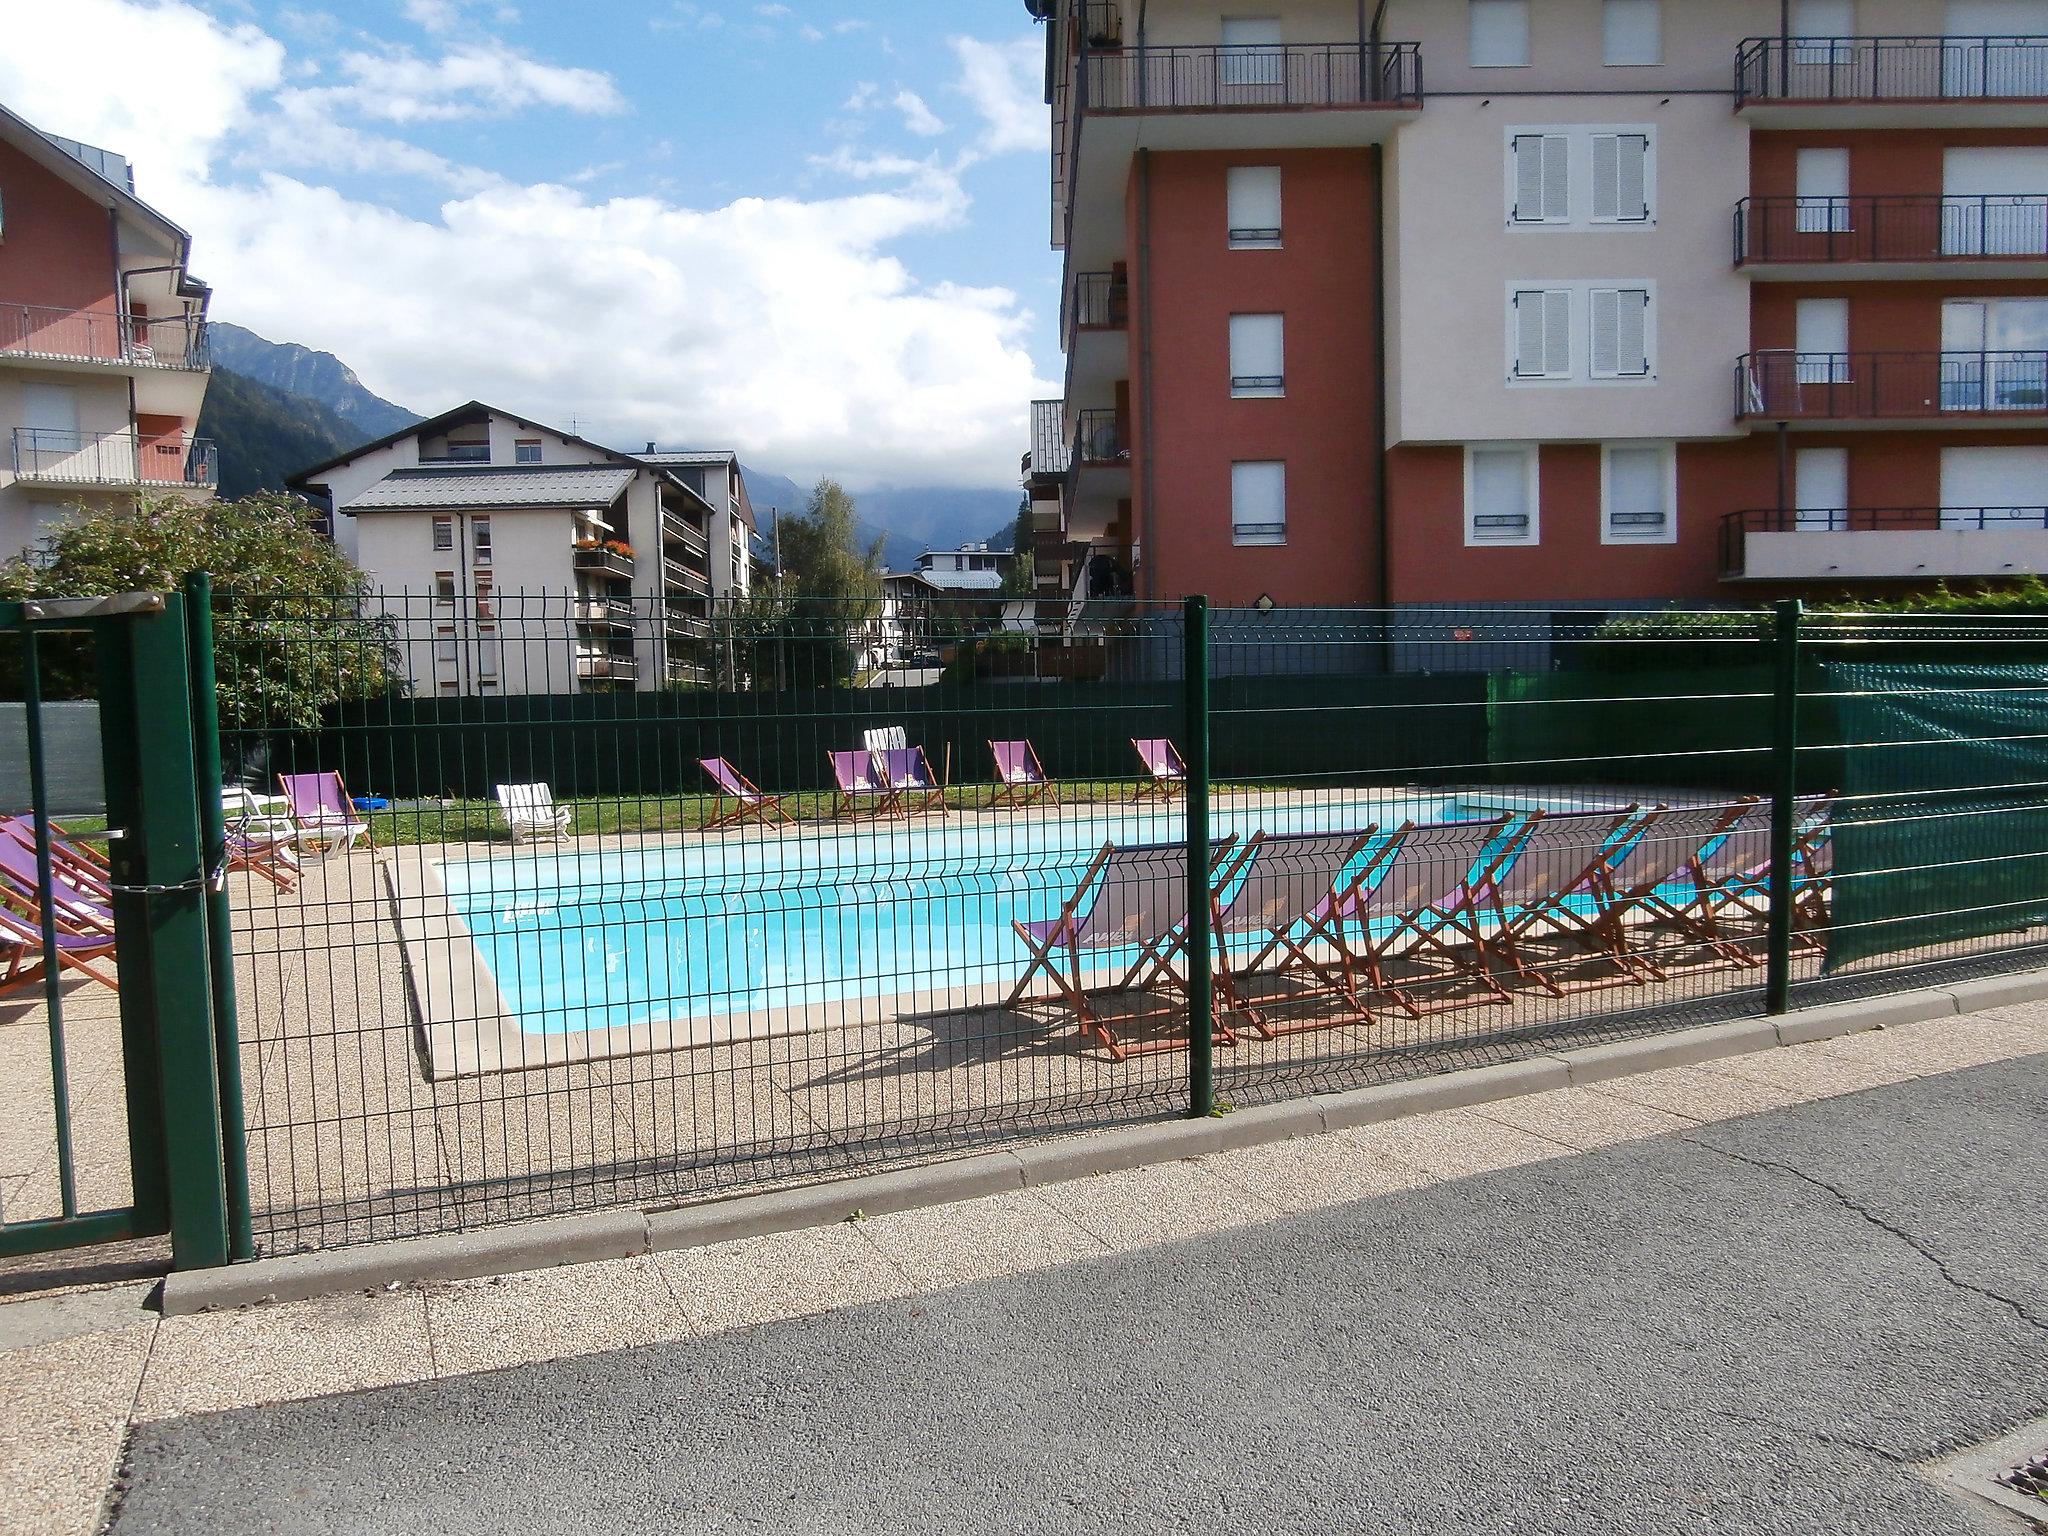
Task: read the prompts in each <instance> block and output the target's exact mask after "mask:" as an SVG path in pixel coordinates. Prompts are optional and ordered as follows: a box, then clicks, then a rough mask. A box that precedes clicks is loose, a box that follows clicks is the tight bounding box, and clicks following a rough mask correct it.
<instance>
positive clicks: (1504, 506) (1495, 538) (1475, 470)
mask: <svg viewBox="0 0 2048 1536" xmlns="http://www.w3.org/2000/svg"><path fill="white" fill-rule="evenodd" d="M1534 454H1535V450H1534V449H1533V448H1519V447H1516V448H1480V447H1474V448H1473V449H1472V450H1471V465H1470V470H1469V474H1470V489H1469V493H1468V497H1467V505H1466V508H1465V538H1466V542H1467V543H1471V544H1526V543H1528V542H1530V536H1531V535H1532V534H1533V533H1534V531H1535V517H1534V514H1535V508H1534V507H1533V506H1532V505H1531V504H1530V500H1529V480H1530V469H1531V459H1532V458H1533V456H1534Z"/></svg>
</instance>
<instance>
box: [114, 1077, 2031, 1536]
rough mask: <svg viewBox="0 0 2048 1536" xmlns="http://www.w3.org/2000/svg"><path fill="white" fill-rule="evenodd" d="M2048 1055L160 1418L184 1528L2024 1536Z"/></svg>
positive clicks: (144, 1506) (140, 1477)
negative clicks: (1118, 1246)
mask: <svg viewBox="0 0 2048 1536" xmlns="http://www.w3.org/2000/svg"><path fill="white" fill-rule="evenodd" d="M2044 1234H2048V1057H2036V1058H2033V1059H2031V1060H2027V1061H2022V1062H2013V1063H2004V1064H2001V1065H1998V1066H1990V1067H1982V1068H1978V1069H1975V1070H1972V1071H1969V1072H1963V1073H1957V1074H1954V1075H1951V1076H1948V1077H1943V1078H1935V1079H1928V1080H1924V1081H1918V1082H1912V1083H1906V1084H1901V1085H1900V1086H1898V1087H1894V1088H1884V1089H1878V1090H1875V1091H1872V1092H1868V1093H1860V1094H1855V1095H1851V1096H1849V1097H1846V1098H1841V1099H1834V1100H1829V1101H1826V1102H1823V1103H1819V1104H1814V1105H1810V1106H1806V1107H1803V1108H1799V1109H1795V1110H1787V1111H1782V1112H1779V1113H1774V1114H1768V1115H1760V1116H1755V1117H1752V1118H1749V1119H1745V1120H1737V1121H1731V1122H1728V1123H1726V1124H1722V1125H1718V1126H1713V1127H1709V1128H1706V1129H1702V1130H1700V1131H1697V1132H1694V1133H1690V1134H1688V1135H1687V1136H1686V1137H1684V1138H1682V1139H1662V1140H1658V1141H1653V1142H1644V1143H1636V1144H1632V1145H1628V1146H1623V1147H1618V1148H1615V1149H1612V1150H1609V1151H1605V1152H1600V1153H1595V1154H1592V1155H1589V1156H1585V1157H1579V1158H1574V1159H1570V1160H1567V1161H1564V1162H1558V1163H1551V1164H1542V1165H1536V1166H1532V1167H1526V1168H1519V1169H1510V1170H1504V1171H1502V1172H1499V1173H1494V1174H1489V1175H1485V1176H1482V1177H1480V1178H1477V1179H1473V1180H1469V1181H1465V1182H1462V1183H1457V1184H1450V1185H1442V1186H1438V1187H1435V1188H1432V1189H1427V1190H1418V1191H1415V1192H1412V1193H1407V1194H1400V1195H1394V1196H1391V1197H1388V1198H1384V1199H1378V1200H1373V1201H1368V1202H1363V1203H1361V1204H1358V1205H1355V1206H1348V1207H1343V1208H1340V1209H1337V1210H1332V1211H1326V1212H1322V1213H1319V1214H1317V1215H1314V1216H1308V1217H1301V1218H1295V1219H1289V1220H1285V1221H1277V1222H1273V1223H1269V1224H1266V1225H1262V1226H1256V1227H1250V1228H1245V1229H1241V1230H1238V1231H1235V1232H1232V1233H1230V1234H1228V1235H1225V1236H1222V1237H1215V1238H1204V1239H1201V1240H1198V1241H1191V1242H1188V1243H1184V1244H1179V1245H1175V1246H1172V1247H1167V1248H1162V1249H1153V1250H1150V1251H1146V1252H1142V1253H1138V1254H1135V1255H1131V1256H1127V1257H1115V1258H1106V1259H1101V1260H1094V1261H1087V1262H1082V1263H1076V1264H1072V1265H1068V1266H1066V1267H1063V1268H1059V1269H1055V1270H1050V1271H1044V1272H1040V1273H1037V1274H1032V1275H1026V1276H1020V1277H1015V1278H1011V1279H1006V1280H1001V1281H994V1282H988V1283H983V1284H977V1285H972V1286H967V1287H963V1288H961V1289H958V1290H954V1291H949V1292H945V1293H942V1294H939V1295H936V1296H931V1297H925V1298H922V1299H920V1300H917V1301H914V1302H897V1303H890V1304H886V1305H879V1306H873V1307H865V1308H860V1309H856V1310H852V1311H847V1312H843V1313H839V1314H836V1315H834V1316H831V1317H826V1318H821V1319H810V1320H805V1321H799V1322H792V1323H787V1324H778V1325H773V1326H767V1327H762V1328H759V1329H755V1330H753V1331H750V1332H747V1333H744V1334H739V1335H731V1336H726V1337H722V1338H718V1339H714V1340H710V1341H700V1342H694V1343H688V1344H680V1345H669V1346H663V1347H658V1348H650V1349H639V1350H632V1351H628V1352H624V1353H620V1354H614V1355H606V1356H599V1357H596V1358H590V1359H583V1360H572V1361H563V1362H557V1363H553V1364H548V1365H541V1366H529V1367H522V1368H519V1369H514V1370H509V1371H503V1372H499V1373H495V1374H491V1375H486V1376H477V1377H470V1378H466V1379H463V1380H459V1381H454V1382H444V1383H438V1384H423V1385H419V1386H412V1387H402V1388H393V1389H388V1390H382V1391H374V1392H365V1393H360V1394H356V1395H353V1396H348V1397H341V1398H331V1399H325V1400H321V1401H315V1402H305V1403H294V1404H289V1405H284V1406H279V1407H273V1408H264V1409H252V1410H247V1411H242V1412H234V1413H224V1414H219V1415H213V1416H208V1417H202V1418H195V1419H187V1420H182V1421H178V1422H173V1423H167V1424H159V1425H155V1426H151V1427H148V1428H146V1429H145V1430H143V1431H142V1432H141V1433H140V1434H139V1435H138V1437H137V1440H136V1443H135V1446H134V1455H133V1462H132V1470H131V1485H130V1487H129V1490H128V1492H127V1495H126V1500H125V1503H124V1504H123V1505H122V1507H121V1509H120V1511H119V1514H118V1516H117V1519H116V1522H115V1525H114V1530H115V1531H116V1532H117V1533H119V1536H143V1533H158V1532H163V1533H171V1532H195V1533H197V1532H206V1533H222V1532H230V1533H238V1532H256V1531H262V1532H300V1531H305V1532H313V1531H318V1532H336V1533H357V1532H362V1533H369V1532H375V1533H380V1536H382V1533H412V1532H420V1533H428V1532H431V1533H435V1536H446V1533H457V1532H472V1531H477V1532H485V1531H488V1532H493V1533H504V1532H516V1533H529V1532H531V1533H553V1532H564V1533H575V1536H591V1533H595V1532H600V1531H649V1532H653V1531H661V1532H700V1531H716V1532H728V1531H767V1532H776V1533H782V1532H789V1533H803V1532H833V1533H839V1532H845V1533H867V1532H949V1533H950V1532H981V1531H1005V1532H1009V1531H1020V1532H1021V1531H1028V1532H1061V1533H1070V1532H1094V1531H1104V1532H1107V1531H1119V1532H1121V1531H1174V1532H1192V1531H1204V1532H1206V1531H1250V1532H1266V1531H1295V1530H1314V1531H1330V1532H1462V1531H1486V1532H1514V1533H1531V1536H1534V1533H1553V1532H1573V1533H1583V1532H1601V1533H1605V1532H1627V1533H1635V1532H1658V1533H1664V1532H1685V1533H1693V1532H1729V1533H1738V1532H1739V1533H1742V1536H1758V1533H1768V1532H1827V1533H1830V1536H1847V1533H1862V1532H1868V1533H1873V1536H1878V1533H1881V1536H1900V1533H1913V1536H1942V1533H1961V1532H1982V1531H1988V1530H2001V1529H2006V1527H2003V1526H1999V1525H1995V1524H1992V1523H1989V1521H1988V1519H1987V1517H1985V1516H1983V1515H1980V1514H1976V1513H1974V1512H1968V1511H1966V1510H1965V1509H1964V1508H1963V1507H1962V1506H1961V1505H1959V1504H1958V1503H1956V1502H1954V1501H1953V1499H1952V1498H1951V1497H1950V1496H1949V1495H1948V1494H1946V1493H1943V1492H1940V1491H1938V1490H1936V1489H1935V1488H1934V1487H1932V1486H1931V1485H1930V1484H1929V1483H1927V1482H1926V1481H1924V1480H1923V1479H1922V1478H1921V1476H1920V1475H1919V1474H1918V1473H1917V1472H1915V1471H1914V1470H1913V1469H1912V1465H1911V1464H1913V1463H1916V1462H1919V1461H1921V1460H1923V1459H1925V1458H1927V1457H1929V1456H1932V1455H1934V1454H1937V1453H1939V1452H1941V1451H1944V1450H1947V1449H1952V1448H1955V1447H1958V1446H1960V1445H1964V1444H1969V1443H1974V1442H1976V1441H1979V1440H1983V1439H1989V1438H1991V1437H1992V1436H1994V1435H1996V1434H1998V1433H2002V1432H2004V1431H2005V1430H2008V1429H2010V1428H2011V1427H2012V1426H2013V1425H2014V1424H2016V1423H2018V1422H2020V1421H2022V1420H2024V1419H2028V1418H2031V1417H2033V1416H2035V1415H2038V1414H2041V1413H2043V1412H2044V1411H2048V1240H2044Z"/></svg>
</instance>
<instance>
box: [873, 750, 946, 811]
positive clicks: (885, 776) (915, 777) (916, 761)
mask: <svg viewBox="0 0 2048 1536" xmlns="http://www.w3.org/2000/svg"><path fill="white" fill-rule="evenodd" d="M874 758H875V774H876V777H878V778H879V779H880V780H881V781H882V782H883V783H884V784H886V785H887V786H888V787H889V790H890V791H891V793H893V794H894V795H895V796H896V803H897V805H898V807H899V808H900V809H901V810H902V812H903V814H904V815H906V816H908V815H911V814H912V813H913V812H916V811H929V810H932V809H934V808H936V809H937V810H938V813H939V814H940V815H941V816H943V815H945V814H946V791H945V788H944V786H942V785H941V784H940V783H939V776H938V775H937V774H935V773H933V772H932V765H931V763H930V762H929V761H928V760H927V759H926V757H925V755H924V748H923V747H887V748H884V749H883V750H881V751H879V752H876V753H875V754H874Z"/></svg>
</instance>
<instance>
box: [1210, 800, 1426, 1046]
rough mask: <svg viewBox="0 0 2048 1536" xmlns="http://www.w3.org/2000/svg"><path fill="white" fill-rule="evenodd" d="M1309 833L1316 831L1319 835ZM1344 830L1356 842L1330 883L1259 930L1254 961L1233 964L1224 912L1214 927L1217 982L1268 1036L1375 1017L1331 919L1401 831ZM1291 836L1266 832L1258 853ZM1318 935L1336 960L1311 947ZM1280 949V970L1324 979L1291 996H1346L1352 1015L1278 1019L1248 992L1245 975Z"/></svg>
mask: <svg viewBox="0 0 2048 1536" xmlns="http://www.w3.org/2000/svg"><path fill="white" fill-rule="evenodd" d="M1404 830H1405V829H1404ZM1305 835H1307V836H1313V835H1314V834H1305ZM1342 835H1344V836H1348V837H1350V839H1351V841H1350V843H1349V845H1348V846H1347V847H1345V849H1344V851H1343V852H1342V853H1341V854H1340V855H1339V857H1338V858H1337V861H1336V863H1335V864H1334V865H1333V866H1331V869H1330V880H1329V882H1328V884H1327V886H1326V887H1325V890H1324V893H1323V894H1322V895H1321V896H1320V897H1319V898H1318V899H1317V900H1316V901H1315V902H1314V903H1312V904H1311V905H1310V906H1309V908H1308V910H1307V911H1304V912H1298V913H1296V914H1294V915H1293V916H1292V917H1290V918H1288V919H1286V920H1285V921H1284V922H1282V923H1279V924H1277V925H1275V926H1273V927H1270V928H1268V929H1266V930H1265V931H1264V932H1263V934H1261V935H1259V937H1260V938H1263V939H1264V941H1265V942H1264V943H1263V944H1261V945H1260V946H1259V948H1258V950H1257V951H1256V953H1254V954H1253V955H1252V957H1251V959H1250V960H1248V961H1245V962H1244V963H1242V964H1233V963H1232V962H1231V959H1230V952H1229V945H1228V939H1229V934H1228V932H1227V929H1228V927H1229V924H1228V923H1227V922H1225V921H1224V919H1223V917H1222V915H1221V914H1220V913H1219V915H1218V917H1217V921H1216V924H1215V926H1214V929H1213V932H1214V933H1215V934H1216V960H1215V972H1214V974H1215V977H1216V984H1217V987H1218V989H1219V990H1220V991H1222V992H1223V993H1224V995H1225V996H1226V997H1227V998H1228V1000H1229V1002H1230V1005H1231V1006H1232V1007H1233V1008H1235V1009H1236V1010H1237V1011H1238V1012H1239V1013H1241V1014H1242V1015H1243V1016H1244V1018H1245V1020H1246V1021H1247V1022H1248V1023H1249V1024H1250V1025H1251V1027H1252V1030H1253V1032H1254V1033H1256V1034H1257V1035H1258V1036H1259V1037H1260V1038H1261V1039H1263V1040H1277V1039H1279V1038H1280V1037H1281V1036H1283V1035H1298V1034H1306V1033H1308V1032H1309V1031H1311V1030H1318V1029H1340V1028H1343V1027H1344V1026H1346V1025H1350V1024H1369V1023H1371V1022H1372V1017H1373V1015H1372V1010H1371V1009H1370V1008H1368V1007H1367V1006H1366V1004H1365V1000H1364V999H1363V998H1362V997H1360V996H1359V992H1358V984H1357V979H1356V977H1355V976H1354V975H1353V974H1352V971H1351V968H1350V966H1349V965H1348V964H1347V953H1346V951H1345V948H1344V946H1343V945H1342V944H1341V943H1340V942H1337V941H1336V940H1334V939H1332V938H1331V937H1330V935H1329V931H1328V930H1329V925H1330V923H1331V922H1332V921H1334V920H1335V918H1336V914H1337V912H1338V911H1339V910H1341V908H1342V906H1343V904H1344V903H1345V901H1347V900H1348V899H1349V898H1350V897H1351V895H1352V894H1353V893H1355V892H1356V891H1357V889H1358V887H1359V886H1360V885H1361V884H1363V883H1364V882H1366V881H1369V880H1371V879H1372V878H1373V877H1374V875H1375V874H1376V873H1377V871H1378V870H1379V868H1380V867H1381V866H1382V865H1383V864H1384V863H1385V862H1386V860H1387V859H1388V858H1389V857H1391V856H1392V851H1393V849H1394V848H1395V847H1397V846H1398V845H1399V841H1400V834H1396V835H1394V836H1393V837H1391V838H1387V839H1382V838H1381V837H1380V832H1379V828H1378V827H1377V826H1370V827H1367V828H1366V829H1365V830H1364V831H1363V832H1359V833H1356V834H1342ZM1288 841H1292V839H1291V838H1270V837H1263V836H1262V838H1261V846H1260V849H1259V853H1260V855H1261V856H1263V857H1271V850H1272V848H1273V846H1274V845H1275V844H1276V843H1284V842H1288ZM1376 841H1377V842H1378V843H1379V847H1378V848H1376V849H1375V848H1373V844H1374V843H1375V842H1376ZM1368 849H1371V850H1372V852H1371V856H1370V858H1367V859H1366V861H1365V863H1363V864H1362V865H1359V866H1358V867H1357V868H1355V869H1354V868H1353V865H1354V864H1357V861H1358V860H1360V859H1361V858H1364V857H1365V855H1366V853H1367V850H1368ZM1347 871H1348V872H1349V873H1347ZM1257 872H1258V865H1257V863H1256V862H1255V861H1254V862H1253V864H1252V878H1253V879H1256V878H1257V877H1258V874H1257ZM1296 930H1299V931H1300V932H1299V936H1297V933H1296ZM1319 939H1320V940H1321V941H1322V942H1324V943H1326V944H1328V945H1329V946H1330V948H1331V952H1332V953H1333V954H1334V955H1335V956H1336V959H1335V961H1334V962H1331V961H1325V960H1321V959H1318V958H1317V957H1316V956H1315V955H1314V954H1312V953H1311V952H1310V950H1309V945H1311V944H1313V943H1316V942H1317V941H1318V940H1319ZM1255 942H1256V940H1255ZM1276 952H1278V953H1279V954H1280V955H1281V956H1282V958H1281V961H1280V964H1279V966H1278V967H1277V968H1276V970H1277V971H1278V972H1279V973H1280V974H1286V973H1288V972H1293V971H1306V972H1307V973H1308V974H1309V975H1310V976H1313V977H1314V978H1315V979H1316V981H1317V982H1319V983H1320V984H1321V985H1320V990H1313V989H1312V990H1310V991H1307V992H1295V993H1291V994H1290V995H1289V997H1288V1001H1290V1002H1305V1001H1314V1000H1315V999H1317V998H1319V997H1323V998H1341V999H1343V1000H1344V1002H1345V1003H1346V1004H1347V1005H1349V1007H1350V1008H1351V1009H1352V1012H1351V1013H1350V1014H1348V1015H1339V1016H1335V1017H1330V1018H1317V1019H1306V1020H1296V1021H1282V1022H1276V1021H1275V1020H1274V1018H1273V1016H1272V1014H1271V1013H1270V1011H1268V1010H1267V1009H1265V1008H1261V1007H1259V1006H1258V1005H1257V1004H1256V1003H1254V1002H1253V1001H1252V1000H1251V999H1250V998H1249V997H1248V996H1246V994H1245V991H1244V987H1243V983H1244V981H1245V980H1247V979H1248V978H1251V977H1254V976H1257V975H1259V974H1260V973H1261V970H1262V968H1263V967H1264V965H1265V962H1266V961H1267V960H1268V959H1269V958H1271V956H1272V955H1274V954H1275V953H1276Z"/></svg>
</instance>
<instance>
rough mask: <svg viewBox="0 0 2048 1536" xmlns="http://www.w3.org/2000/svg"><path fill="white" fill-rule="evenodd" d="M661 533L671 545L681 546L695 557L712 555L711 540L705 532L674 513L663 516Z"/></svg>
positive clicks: (666, 513)
mask: <svg viewBox="0 0 2048 1536" xmlns="http://www.w3.org/2000/svg"><path fill="white" fill-rule="evenodd" d="M661 532H662V536H663V537H664V538H666V539H667V540H668V541H669V542H670V543H672V544H680V545H681V546H682V547H683V548H684V549H687V550H689V551H690V553H692V554H694V555H709V554H710V553H711V540H710V539H709V538H707V537H706V536H705V533H704V530H703V529H701V528H697V527H693V526H692V525H691V524H690V522H689V521H688V519H686V518H681V517H678V516H676V515H675V514H674V513H673V512H665V513H663V514H662V518H661Z"/></svg>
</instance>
